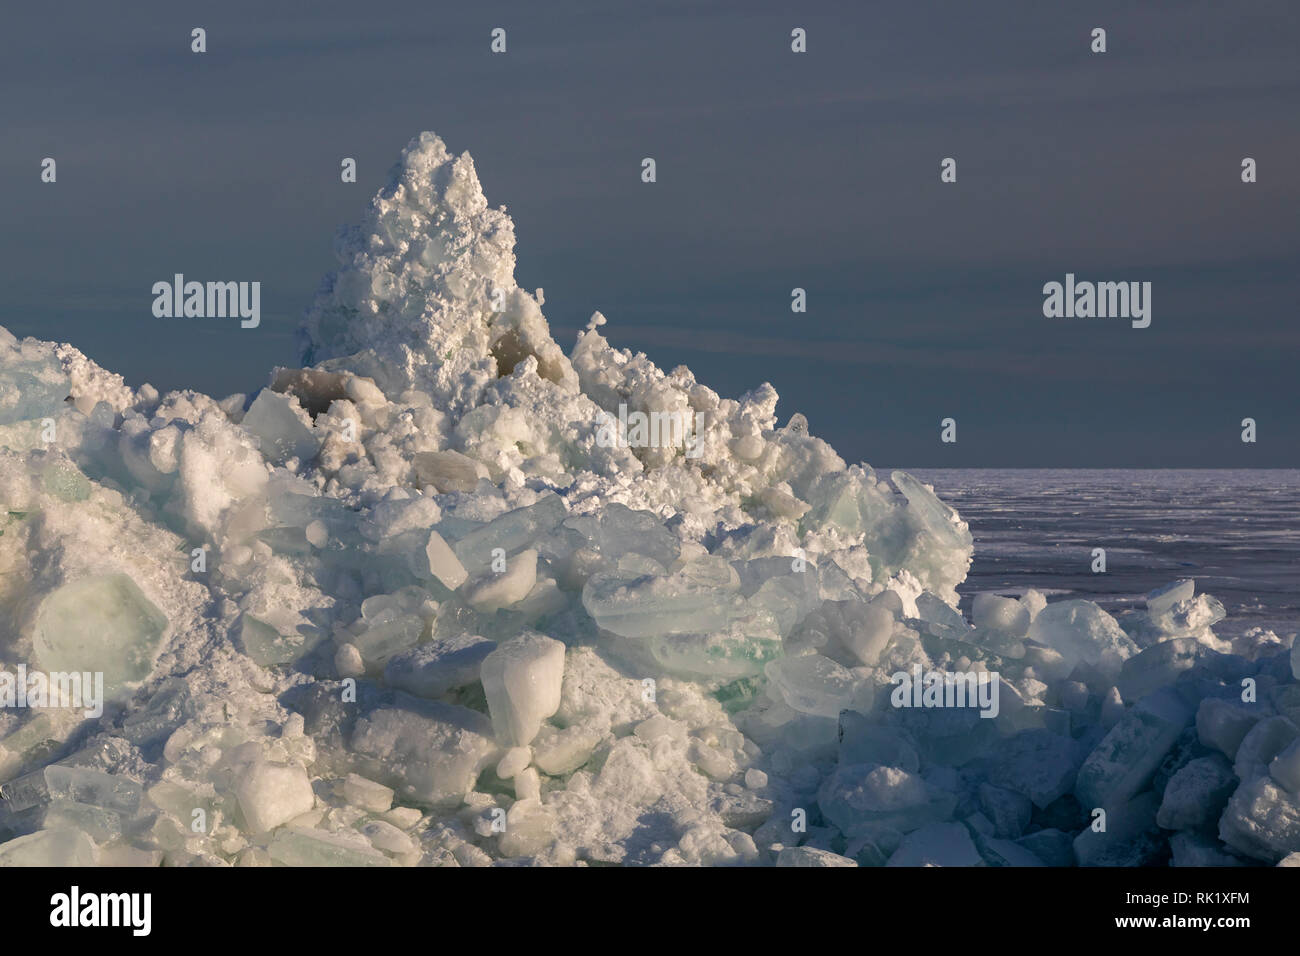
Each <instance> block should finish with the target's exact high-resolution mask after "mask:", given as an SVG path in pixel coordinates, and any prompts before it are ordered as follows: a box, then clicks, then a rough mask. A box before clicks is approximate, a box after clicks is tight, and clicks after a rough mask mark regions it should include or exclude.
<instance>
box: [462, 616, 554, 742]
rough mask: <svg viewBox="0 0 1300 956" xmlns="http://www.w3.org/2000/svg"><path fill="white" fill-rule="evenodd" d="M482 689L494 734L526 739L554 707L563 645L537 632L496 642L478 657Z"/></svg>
mask: <svg viewBox="0 0 1300 956" xmlns="http://www.w3.org/2000/svg"><path fill="white" fill-rule="evenodd" d="M480 673H481V675H482V680H483V691H484V693H486V694H487V702H488V710H489V712H490V713H491V715H492V726H493V728H494V729H495V730H496V734H497V737H498V738H500V739H501V740H503V741H505V742H507V743H509V744H512V745H514V746H522V745H525V744H528V743H531V742H532V740H533V738H534V737H536V736H537V732H538V730H540V729H541V726H542V721H543V720H545V719H546V718H547V717H550V716H551V715H552V714H554V713H555V712H556V711H557V710H559V708H560V689H561V686H562V684H563V679H564V645H563V644H562V643H560V642H559V641H557V640H554V639H553V638H549V637H544V636H543V635H541V634H526V635H524V636H522V637H518V638H515V639H514V640H512V641H509V642H508V643H505V644H502V645H500V646H499V647H497V649H496V650H494V651H492V653H490V654H488V655H487V657H485V658H484V659H483V664H482V668H481V671H480Z"/></svg>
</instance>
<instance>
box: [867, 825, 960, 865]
mask: <svg viewBox="0 0 1300 956" xmlns="http://www.w3.org/2000/svg"><path fill="white" fill-rule="evenodd" d="M886 865H887V866H983V865H984V861H983V859H981V858H980V855H979V851H978V850H977V849H975V844H974V843H973V842H972V841H971V838H970V832H969V831H968V830H967V829H966V828H965V827H964V826H962V825H961V824H960V823H932V824H929V825H928V826H924V827H921V828H920V829H919V830H915V831H913V832H912V833H909V834H908V835H907V836H905V837H904V838H903V843H902V845H901V846H899V848H898V849H897V850H895V851H894V855H893V856H891V857H890V858H889V862H888V863H887V864H886Z"/></svg>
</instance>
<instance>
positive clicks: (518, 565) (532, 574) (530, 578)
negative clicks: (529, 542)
mask: <svg viewBox="0 0 1300 956" xmlns="http://www.w3.org/2000/svg"><path fill="white" fill-rule="evenodd" d="M536 584H537V552H536V551H534V550H533V549H532V548H529V549H528V550H527V551H521V552H519V553H518V554H516V555H515V556H514V557H512V558H510V559H509V561H508V563H507V564H506V569H505V571H503V572H502V573H500V574H497V573H496V572H493V571H489V572H488V573H487V575H485V576H484V577H483V578H481V579H480V580H479V581H478V583H476V584H475V585H474V588H473V590H472V591H470V593H469V603H470V604H472V605H473V606H474V609H475V610H476V611H478V612H479V613H481V614H491V613H493V612H494V611H499V610H500V609H501V608H506V607H510V606H511V605H512V604H518V603H519V602H520V601H522V600H523V599H524V598H525V597H527V596H528V592H529V591H531V590H532V589H533V587H534V585H536Z"/></svg>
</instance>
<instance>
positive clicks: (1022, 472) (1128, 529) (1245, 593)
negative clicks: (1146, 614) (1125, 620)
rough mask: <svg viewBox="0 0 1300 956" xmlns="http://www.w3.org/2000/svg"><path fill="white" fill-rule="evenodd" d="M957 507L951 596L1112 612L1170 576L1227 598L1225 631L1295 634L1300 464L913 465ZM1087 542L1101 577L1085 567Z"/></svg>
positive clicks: (1299, 617)
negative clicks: (1019, 597) (1102, 569)
mask: <svg viewBox="0 0 1300 956" xmlns="http://www.w3.org/2000/svg"><path fill="white" fill-rule="evenodd" d="M912 474H914V475H916V476H917V477H918V478H920V479H921V480H922V481H925V482H926V483H928V484H932V485H933V486H934V488H935V491H937V492H938V494H939V496H940V497H941V498H942V499H943V500H944V501H946V502H947V503H948V504H950V505H952V506H953V507H954V508H956V509H957V511H958V512H960V514H961V516H962V517H963V518H965V519H966V521H967V522H968V523H969V524H970V526H971V532H972V534H973V535H974V538H975V563H974V564H973V565H972V567H971V573H970V576H969V577H968V578H967V579H966V583H965V584H963V585H962V586H961V587H960V588H959V591H960V592H961V595H962V609H963V610H964V611H965V612H966V613H967V615H968V616H969V613H970V602H971V598H972V596H973V595H975V594H978V593H979V592H981V591H998V592H1005V593H1008V594H1012V593H1020V592H1023V591H1024V590H1025V589H1027V588H1031V587H1032V588H1038V589H1039V590H1040V591H1043V592H1044V593H1046V594H1047V595H1048V596H1049V599H1055V598H1053V597H1052V595H1057V596H1060V595H1064V594H1069V595H1072V596H1075V597H1081V598H1087V599H1089V600H1093V601H1096V602H1097V603H1098V604H1100V605H1101V606H1102V607H1104V608H1106V609H1107V610H1109V611H1111V612H1112V613H1114V612H1116V611H1119V610H1124V609H1126V608H1129V607H1132V606H1134V604H1137V605H1138V606H1141V604H1142V601H1143V599H1144V597H1145V595H1146V593H1147V592H1148V591H1150V590H1151V589H1152V588H1155V587H1157V586H1159V585H1161V584H1165V583H1168V582H1170V581H1172V580H1174V579H1176V578H1186V577H1190V578H1194V579H1195V580H1196V590H1197V591H1198V592H1208V593H1210V594H1213V595H1214V596H1215V597H1217V598H1218V599H1219V600H1220V601H1222V602H1223V604H1224V607H1226V608H1227V610H1228V619H1227V620H1226V621H1223V622H1222V623H1220V624H1218V625H1216V626H1215V631H1216V632H1217V633H1218V634H1219V635H1220V636H1221V637H1231V636H1233V635H1236V634H1239V633H1241V632H1242V631H1245V630H1247V629H1249V628H1251V627H1256V626H1262V627H1269V628H1272V629H1273V630H1274V631H1276V632H1277V633H1278V634H1279V635H1282V636H1285V635H1287V634H1294V633H1295V632H1296V631H1297V630H1298V629H1300V471H1285V470H1280V469H1278V470H1257V471H1256V470H1195V471H1176V470H1109V469H1107V470H1102V469H1098V470H1092V469H1088V470H1083V469H918V470H915V471H912ZM1093 548H1105V549H1106V573H1104V574H1093V573H1092V571H1091V566H1092V550H1093Z"/></svg>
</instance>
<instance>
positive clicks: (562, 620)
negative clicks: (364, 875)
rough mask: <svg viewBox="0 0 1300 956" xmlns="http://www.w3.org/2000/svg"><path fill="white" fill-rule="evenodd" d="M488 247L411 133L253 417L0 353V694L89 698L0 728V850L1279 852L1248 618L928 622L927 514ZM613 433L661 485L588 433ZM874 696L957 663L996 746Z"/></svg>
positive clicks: (489, 857) (127, 853)
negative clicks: (685, 436)
mask: <svg viewBox="0 0 1300 956" xmlns="http://www.w3.org/2000/svg"><path fill="white" fill-rule="evenodd" d="M514 241H515V240H514V227H513V224H512V222H511V220H510V218H509V217H508V216H507V215H506V213H505V211H504V210H503V209H492V208H490V207H489V206H488V204H487V201H486V199H485V198H484V195H483V192H482V189H481V188H480V185H479V182H478V178H477V176H476V174H475V171H474V164H473V161H472V160H471V159H470V157H469V155H468V154H463V155H461V156H459V157H456V156H453V155H452V154H451V153H449V152H448V150H447V148H446V147H445V145H444V144H443V142H442V141H441V140H440V139H438V138H437V137H436V136H434V135H432V134H430V133H425V134H423V135H421V136H420V137H418V138H416V139H415V140H413V141H412V142H411V143H410V144H409V145H408V146H407V148H406V149H405V150H404V151H403V153H402V156H401V160H400V162H399V164H398V165H397V167H396V168H395V171H394V174H393V177H392V181H391V183H390V184H389V185H388V186H387V187H386V188H385V189H384V190H383V191H381V193H380V194H379V195H378V196H376V197H375V198H374V200H373V201H372V202H371V204H370V207H369V209H368V210H367V213H366V216H365V218H364V220H363V223H362V224H361V225H360V226H359V227H356V228H353V229H349V230H346V231H344V232H343V233H342V234H341V235H340V239H339V244H338V257H339V268H338V269H337V271H336V272H334V273H333V274H332V275H330V276H329V277H327V279H326V281H325V283H324V284H323V286H322V288H321V290H320V292H319V293H318V295H317V297H316V300H315V302H314V304H313V305H312V306H311V308H310V309H309V310H308V312H307V314H306V316H305V319H304V321H303V323H302V327H301V329H300V331H299V339H298V341H299V347H300V351H301V359H302V366H303V367H302V368H300V369H277V370H275V371H274V372H273V373H272V376H271V379H270V386H269V387H268V388H265V389H263V390H261V391H259V392H258V393H256V395H255V396H253V397H252V398H251V401H250V397H249V396H246V395H232V396H230V397H228V398H225V399H221V400H217V399H214V398H211V397H208V396H206V395H201V394H197V393H194V392H190V391H182V392H172V393H170V394H167V395H160V394H159V393H158V392H157V390H155V389H153V388H152V387H150V386H148V385H145V386H143V387H142V388H140V389H138V390H133V389H131V388H128V387H127V386H126V385H125V384H124V382H123V381H122V379H121V378H120V377H118V376H116V375H113V374H110V373H108V372H106V371H104V370H103V369H100V368H99V367H98V366H96V365H95V364H94V363H93V362H91V361H89V360H88V359H87V358H86V357H85V356H83V355H82V354H81V353H80V352H78V351H77V350H76V349H74V348H72V347H71V346H69V345H53V344H50V343H44V342H39V341H36V340H34V339H25V340H22V341H19V340H17V339H15V338H14V337H13V336H12V335H11V334H9V333H8V332H7V331H5V330H3V329H0V506H2V507H0V665H2V667H0V670H4V671H8V672H14V671H15V670H16V669H17V668H18V667H19V666H23V667H26V668H30V669H33V670H39V669H43V670H44V671H48V672H54V671H73V670H75V671H100V672H102V673H103V674H104V679H105V685H104V686H105V694H106V696H107V698H108V700H107V703H106V706H105V711H104V713H103V715H102V716H101V717H98V718H87V717H86V716H85V715H84V714H83V713H82V712H80V711H78V710H75V709H27V710H20V709H16V708H12V707H8V708H6V709H3V710H0V780H5V781H7V783H5V785H4V787H3V789H2V790H0V793H2V794H3V797H4V799H3V801H0V840H3V841H4V842H3V843H0V863H4V864H8V865H22V864H34V863H46V864H48V863H56V864H103V865H113V864H158V863H165V864H167V865H189V864H197V865H228V864H236V865H269V864H283V865H381V866H383V865H461V866H477V865H486V864H489V863H492V862H493V861H530V862H536V863H542V864H572V863H611V862H621V863H642V864H772V863H775V864H777V865H790V866H834V865H883V864H890V865H924V864H938V865H1044V864H1048V865H1073V864H1076V863H1079V864H1086V865H1107V864H1109V865H1123V864H1129V865H1136V864H1142V863H1149V862H1153V861H1155V862H1164V861H1167V860H1172V862H1173V863H1175V864H1191V865H1242V864H1245V863H1254V864H1259V863H1265V864H1271V863H1278V862H1280V861H1284V862H1288V863H1294V862H1295V861H1297V860H1298V859H1300V857H1297V856H1296V854H1297V852H1300V739H1298V738H1300V730H1298V729H1297V723H1298V722H1300V686H1298V685H1297V681H1296V676H1297V670H1298V669H1300V662H1298V661H1297V660H1296V659H1295V656H1294V654H1289V653H1288V652H1287V648H1286V647H1285V646H1283V644H1282V642H1280V641H1278V640H1277V638H1276V637H1275V636H1274V635H1272V634H1271V632H1264V633H1254V634H1251V635H1248V636H1247V637H1246V638H1244V639H1239V640H1237V641H1235V642H1228V641H1223V640H1220V639H1219V638H1217V637H1216V636H1215V635H1214V632H1213V630H1212V626H1213V625H1214V624H1215V623H1217V621H1219V620H1221V619H1222V617H1223V608H1222V606H1221V605H1220V604H1219V603H1218V602H1217V601H1215V600H1214V599H1213V598H1210V597H1208V596H1206V595H1196V594H1195V593H1194V589H1193V586H1192V583H1191V582H1176V583H1175V584H1174V585H1172V586H1171V587H1170V588H1168V589H1164V590H1162V591H1161V592H1157V593H1155V594H1153V595H1152V596H1151V598H1150V599H1149V601H1148V605H1147V609H1146V611H1140V612H1130V613H1129V614H1127V615H1124V616H1122V617H1121V618H1120V619H1118V620H1117V619H1116V618H1114V617H1112V616H1111V615H1109V614H1107V613H1106V612H1105V611H1103V610H1102V609H1100V608H1099V607H1097V606H1096V605H1095V604H1092V603H1091V602H1087V601H1062V602H1057V603H1053V604H1047V603H1046V601H1045V600H1044V599H1043V598H1042V596H1041V595H1039V594H1037V593H1035V592H1030V593H1028V594H1026V595H1024V596H1023V597H1022V598H1020V599H1019V600H1015V599H1010V598H1000V597H997V596H994V595H981V596H979V598H977V600H976V603H975V607H974V622H973V624H972V623H968V622H967V621H966V620H965V619H964V618H963V616H962V615H961V614H960V613H959V612H958V611H957V610H956V604H957V594H956V587H957V585H958V584H960V583H961V582H962V580H963V579H964V578H965V575H966V572H967V570H968V568H969V565H970V560H971V555H972V542H971V536H970V533H969V530H968V529H967V527H966V525H965V523H964V522H962V521H961V519H960V518H959V517H958V516H957V515H956V514H955V513H954V512H953V511H952V510H951V509H949V508H948V507H947V506H945V505H944V504H943V503H942V502H941V501H939V500H938V498H936V497H935V495H934V494H933V492H932V490H931V489H930V488H928V487H927V486H925V485H922V484H921V483H920V482H918V481H916V480H915V479H913V478H912V477H910V476H909V475H907V474H905V473H903V472H894V473H892V474H890V475H880V474H877V473H875V472H874V471H873V470H872V469H871V468H869V467H867V466H865V465H852V466H850V465H848V464H846V462H845V461H844V460H843V459H841V458H840V457H839V456H838V455H837V454H836V453H835V451H834V450H833V449H832V448H831V447H830V446H829V445H827V444H826V443H825V442H823V441H821V440H819V439H817V438H815V437H813V436H812V435H810V434H809V433H808V428H807V423H806V421H805V420H804V419H803V417H802V416H800V415H794V416H791V417H790V418H789V420H788V421H787V422H785V423H784V425H782V424H779V423H778V420H777V416H776V404H777V395H776V392H775V391H774V390H773V389H772V388H771V386H769V385H763V386H761V387H759V388H757V389H755V390H754V391H752V392H749V393H747V394H746V395H744V396H742V397H741V398H740V399H738V400H731V399H724V398H722V397H720V396H719V395H718V394H717V393H715V392H713V391H712V390H711V389H709V388H708V387H706V386H704V385H702V384H700V383H698V382H696V381H695V379H694V376H693V375H692V374H691V372H690V370H689V369H686V368H677V369H674V370H673V371H671V372H664V371H662V370H661V369H659V368H657V367H656V366H655V365H653V364H652V363H651V362H650V361H649V359H647V358H646V357H645V356H644V355H642V354H634V353H632V352H629V351H626V350H620V349H615V348H613V347H612V346H611V345H610V344H609V342H608V341H607V340H606V339H605V338H604V337H603V336H602V335H601V333H600V328H601V326H602V325H604V324H605V319H604V317H603V316H601V315H600V314H599V313H597V314H596V315H594V316H593V318H592V321H591V323H590V324H589V325H588V326H587V328H586V330H585V331H583V332H582V333H581V334H580V335H579V336H578V338H577V342H576V344H575V345H574V347H573V349H572V351H571V352H570V353H569V354H568V355H566V354H565V353H564V351H563V350H562V349H561V348H560V347H559V345H557V344H556V342H555V341H554V340H553V339H552V338H551V335H550V332H549V329H548V326H547V323H546V320H545V318H544V316H543V313H542V305H543V297H542V292H541V290H540V289H539V290H537V291H536V292H535V293H529V292H527V291H525V290H523V289H520V288H519V287H518V285H517V284H516V283H515V280H514V265H515V260H514V251H513V250H514ZM620 405H625V406H627V408H630V409H633V410H635V411H638V412H643V413H646V414H647V415H648V414H653V413H660V414H674V413H675V414H692V415H696V416H698V417H697V418H696V419H695V420H696V421H697V422H699V434H698V436H697V440H698V442H699V447H698V456H697V457H694V456H693V457H688V456H687V455H685V454H684V452H683V449H682V448H679V447H671V446H670V447H635V444H636V443H631V444H632V447H629V443H628V442H627V441H620V442H615V443H613V444H612V445H611V444H610V443H609V442H602V441H600V440H599V428H600V427H601V426H600V423H601V422H602V421H605V422H608V421H609V418H608V417H607V416H608V415H612V414H614V413H615V411H616V410H617V409H618V407H619V406H620ZM602 412H604V413H606V415H605V416H602V414H601V413H602ZM619 427H622V426H619ZM620 437H622V438H626V437H627V436H626V435H623V436H620ZM914 667H919V668H921V669H923V670H925V671H946V672H952V671H962V672H993V673H996V674H998V675H999V679H1000V685H999V686H1000V695H1001V696H1000V706H999V709H998V714H997V716H996V717H994V718H992V719H985V718H982V717H981V716H980V715H979V713H978V712H977V711H975V710H973V709H971V708H964V709H953V708H947V709H925V708H922V709H912V708H900V707H896V706H893V704H892V703H891V692H892V690H893V686H892V675H894V674H896V673H898V672H910V671H912V669H913V668H914ZM1245 680H1249V681H1250V682H1253V686H1254V688H1255V696H1254V697H1253V699H1251V700H1243V681H1245ZM1095 808H1101V809H1104V810H1105V812H1106V816H1107V821H1108V825H1107V829H1106V830H1105V832H1096V831H1094V830H1093V829H1092V827H1091V826H1090V824H1091V823H1092V822H1093V820H1094V814H1093V811H1094V809H1095Z"/></svg>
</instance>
